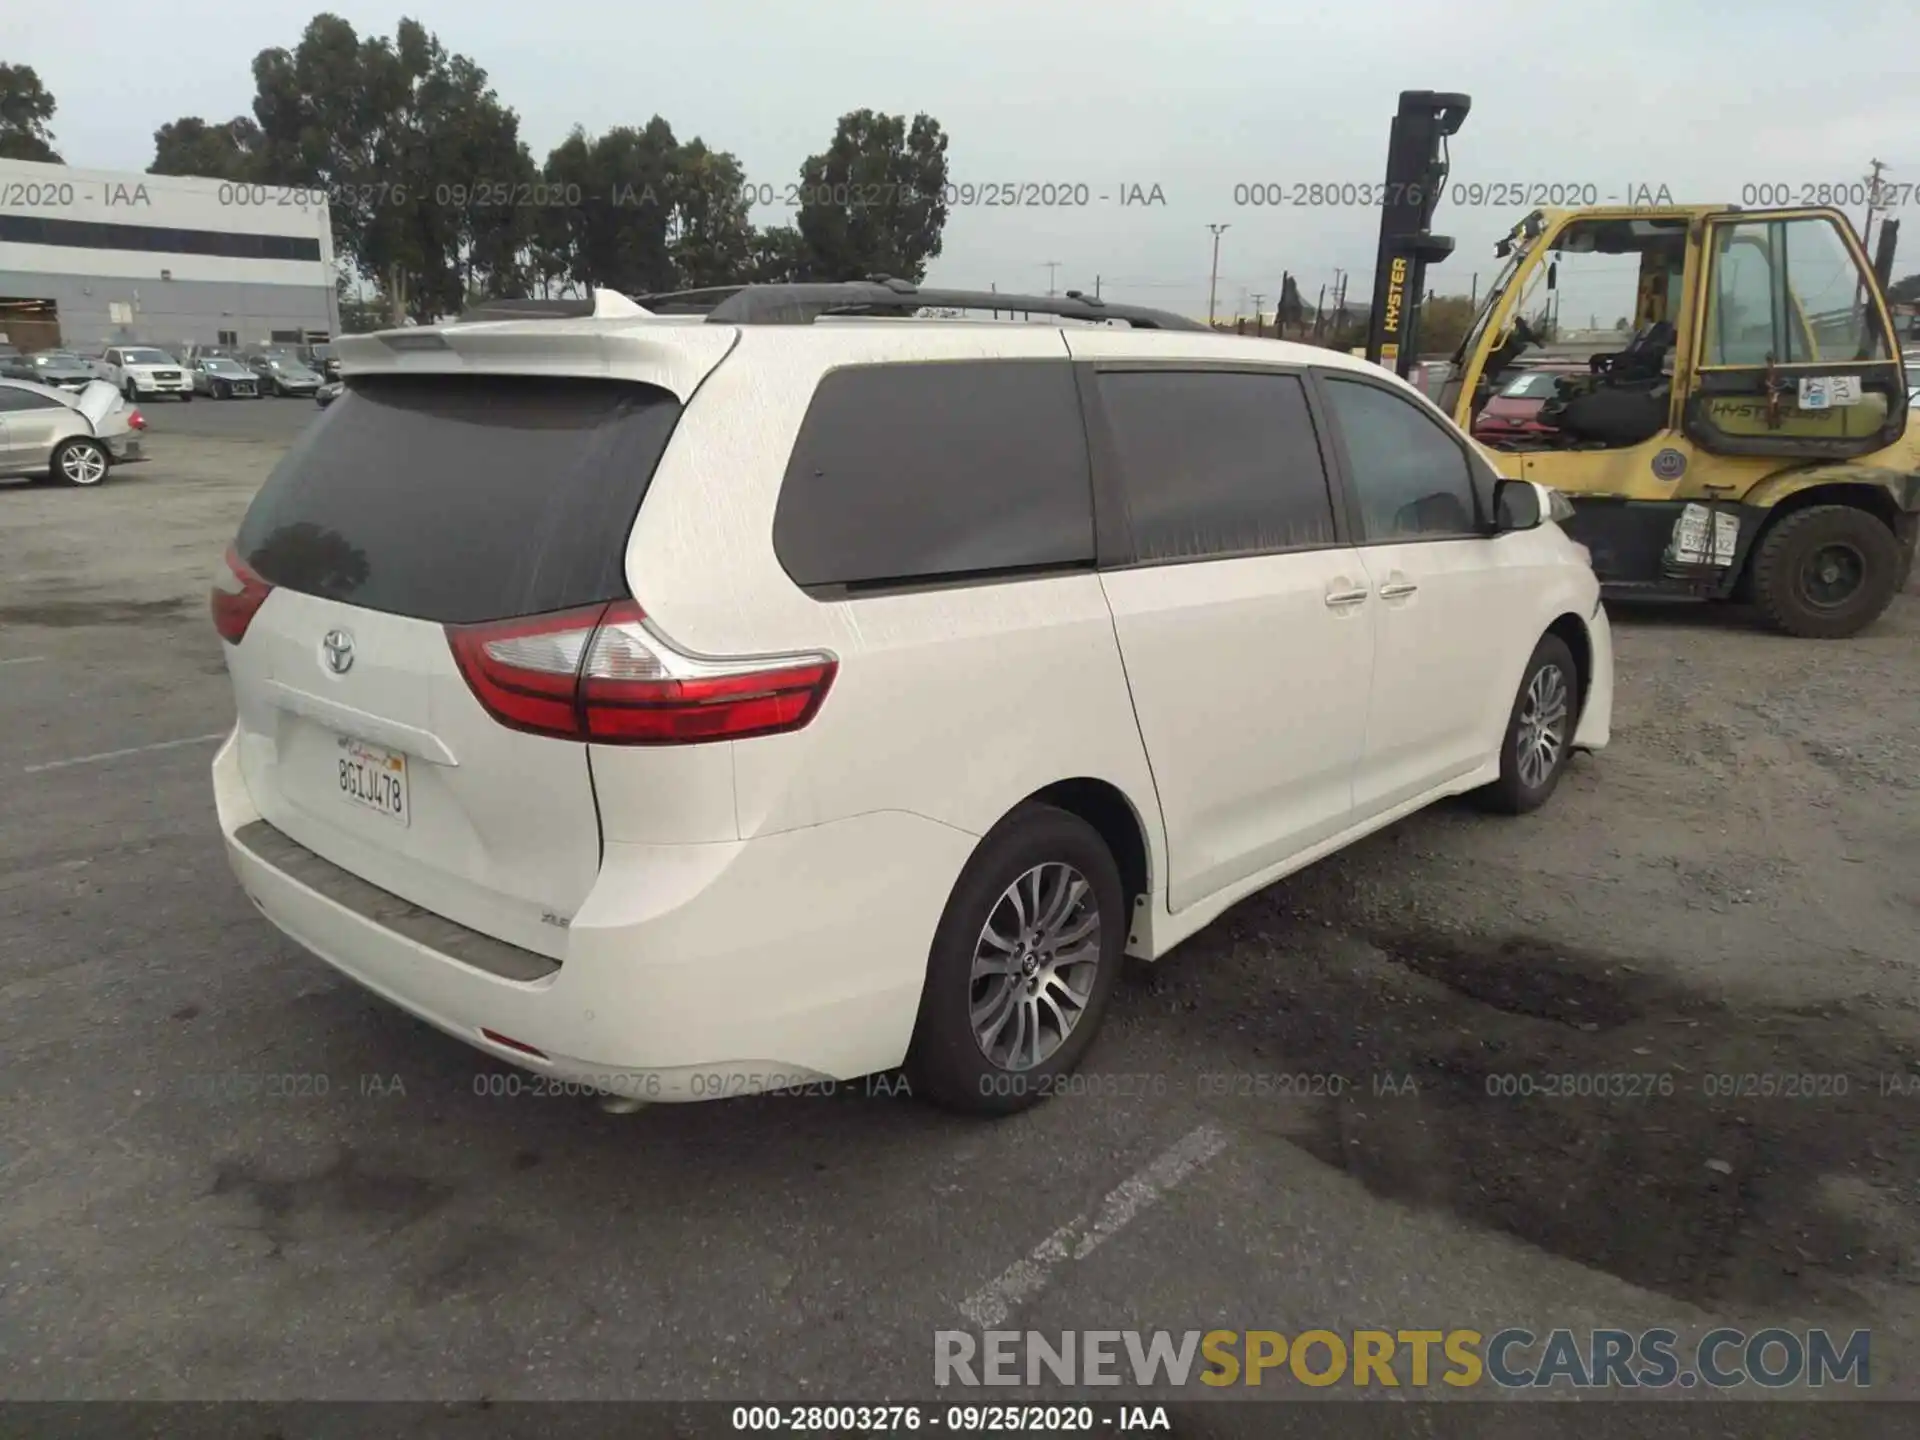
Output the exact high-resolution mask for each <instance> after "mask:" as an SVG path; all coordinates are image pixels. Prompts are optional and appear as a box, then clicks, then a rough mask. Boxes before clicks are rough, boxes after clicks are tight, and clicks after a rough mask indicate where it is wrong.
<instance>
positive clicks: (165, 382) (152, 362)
mask: <svg viewBox="0 0 1920 1440" xmlns="http://www.w3.org/2000/svg"><path fill="white" fill-rule="evenodd" d="M96 370H97V372H98V374H99V376H100V378H101V379H102V380H105V381H106V382H107V383H108V384H109V385H111V386H113V388H114V389H116V390H118V391H119V392H120V393H121V394H122V395H124V396H126V397H127V399H128V400H145V399H151V398H154V397H157V396H161V395H177V396H178V397H179V398H180V399H182V400H191V399H193V376H192V375H191V374H189V373H188V371H187V368H186V366H184V365H182V364H181V363H180V362H179V361H178V360H176V359H174V358H173V356H171V355H169V354H167V352H166V351H164V350H156V349H154V348H153V347H152V346H150V345H110V346H108V347H107V350H106V352H105V353H104V354H103V355H102V356H101V357H100V361H99V364H98V365H97V367H96Z"/></svg>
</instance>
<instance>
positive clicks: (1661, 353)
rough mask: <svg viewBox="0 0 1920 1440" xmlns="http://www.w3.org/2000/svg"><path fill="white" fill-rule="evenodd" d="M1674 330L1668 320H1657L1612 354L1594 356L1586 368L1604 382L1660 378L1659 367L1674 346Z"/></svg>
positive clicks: (1628, 381) (1627, 382) (1626, 382)
mask: <svg viewBox="0 0 1920 1440" xmlns="http://www.w3.org/2000/svg"><path fill="white" fill-rule="evenodd" d="M1674 338H1675V332H1674V328H1673V322H1672V321H1670V320H1656V321H1654V322H1653V323H1652V324H1651V325H1647V326H1643V327H1642V328H1641V329H1640V331H1639V333H1637V334H1636V335H1635V336H1634V337H1633V338H1632V339H1631V340H1629V341H1628V342H1627V344H1626V348H1624V349H1622V350H1620V351H1618V352H1617V353H1615V354H1612V355H1595V356H1594V357H1593V358H1592V359H1590V360H1589V361H1588V362H1587V368H1588V369H1590V370H1592V371H1593V373H1594V374H1596V375H1598V376H1600V377H1601V383H1602V384H1604V385H1634V384H1646V383H1651V382H1653V381H1657V380H1659V379H1660V374H1661V367H1662V366H1663V365H1664V364H1665V363H1666V359H1667V355H1668V352H1670V351H1671V350H1672V349H1673V342H1674Z"/></svg>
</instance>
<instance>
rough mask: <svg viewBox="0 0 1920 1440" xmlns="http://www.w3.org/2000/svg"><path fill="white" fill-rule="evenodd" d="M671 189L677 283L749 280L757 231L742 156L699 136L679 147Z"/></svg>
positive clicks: (669, 233)
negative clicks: (749, 208)
mask: <svg viewBox="0 0 1920 1440" xmlns="http://www.w3.org/2000/svg"><path fill="white" fill-rule="evenodd" d="M667 193H668V199H669V213H668V217H667V243H668V247H669V249H670V251H671V253H672V256H673V270H674V277H675V283H676V284H678V285H679V286H680V287H681V288H683V289H697V288H699V287H701V286H706V285H726V284H729V283H737V282H739V281H741V280H744V279H745V278H746V271H747V267H748V265H749V263H750V261H751V259H752V251H753V240H754V232H753V224H752V222H751V221H750V220H749V219H748V218H747V193H746V177H745V176H744V175H743V174H742V173H741V170H740V162H739V160H738V159H737V158H735V157H734V156H733V155H731V154H729V153H727V152H726V151H724V150H709V149H708V148H707V146H706V142H705V141H703V140H701V139H700V138H699V137H698V136H696V137H695V138H694V139H692V140H689V141H688V142H687V143H686V144H685V145H682V146H681V147H679V149H678V150H676V151H675V152H674V156H673V164H672V170H671V173H670V175H669V177H668V182H667Z"/></svg>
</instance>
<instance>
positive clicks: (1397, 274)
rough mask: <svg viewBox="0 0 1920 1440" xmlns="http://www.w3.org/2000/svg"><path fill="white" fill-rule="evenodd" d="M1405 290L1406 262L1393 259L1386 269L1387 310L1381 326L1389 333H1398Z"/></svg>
mask: <svg viewBox="0 0 1920 1440" xmlns="http://www.w3.org/2000/svg"><path fill="white" fill-rule="evenodd" d="M1406 290H1407V262H1406V261H1405V260H1395V261H1394V262H1393V264H1392V265H1391V266H1390V267H1388V270H1387V312H1386V320H1385V322H1384V324H1383V328H1384V329H1385V330H1386V332H1387V334H1389V335H1398V334H1399V333H1400V307H1401V303H1402V297H1403V296H1404V295H1405V294H1406Z"/></svg>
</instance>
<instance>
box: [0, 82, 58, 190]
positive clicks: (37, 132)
mask: <svg viewBox="0 0 1920 1440" xmlns="http://www.w3.org/2000/svg"><path fill="white" fill-rule="evenodd" d="M56 108H58V104H57V102H56V101H55V100H54V98H53V96H52V95H50V94H48V93H47V87H46V86H44V85H42V84H41V83H40V76H39V75H38V74H37V73H36V72H35V71H34V68H33V67H32V66H31V65H7V64H0V160H38V161H41V162H43V163H44V164H48V165H63V164H65V163H66V162H65V161H63V160H62V159H61V158H60V156H59V155H58V154H57V153H56V152H55V150H54V148H53V132H52V131H51V130H49V129H47V122H48V121H49V120H51V119H53V112H54V110H55V109H56Z"/></svg>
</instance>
